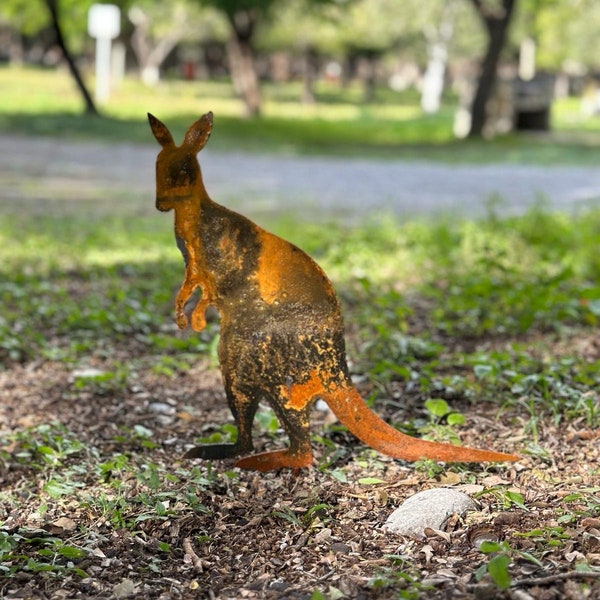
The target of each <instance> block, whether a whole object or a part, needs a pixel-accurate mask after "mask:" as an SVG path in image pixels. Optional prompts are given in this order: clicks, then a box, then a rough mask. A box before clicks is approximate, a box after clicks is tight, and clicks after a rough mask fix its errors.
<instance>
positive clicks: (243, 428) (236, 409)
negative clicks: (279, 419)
mask: <svg viewBox="0 0 600 600" xmlns="http://www.w3.org/2000/svg"><path fill="white" fill-rule="evenodd" d="M225 391H226V393H227V400H228V404H229V408H230V409H231V413H232V414H233V418H234V419H235V424H236V426H237V441H236V442H235V444H207V445H204V446H195V447H194V448H191V449H190V450H188V452H187V453H186V454H185V458H202V459H205V460H215V459H219V458H232V457H235V456H240V455H241V454H248V453H250V452H252V451H253V450H254V444H253V442H252V422H253V421H254V415H255V414H256V409H257V408H258V398H257V397H256V396H254V395H251V394H244V393H242V392H240V391H239V390H235V389H234V388H233V386H232V385H230V384H229V383H227V382H225Z"/></svg>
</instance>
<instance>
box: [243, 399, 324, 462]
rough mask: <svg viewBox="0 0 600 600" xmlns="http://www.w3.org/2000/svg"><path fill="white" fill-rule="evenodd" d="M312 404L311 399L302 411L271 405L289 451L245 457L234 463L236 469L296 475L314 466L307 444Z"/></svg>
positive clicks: (278, 404) (276, 451) (309, 446)
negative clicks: (300, 470)
mask: <svg viewBox="0 0 600 600" xmlns="http://www.w3.org/2000/svg"><path fill="white" fill-rule="evenodd" d="M312 404H313V402H312V399H311V398H309V399H308V400H307V401H306V402H305V403H304V405H303V406H302V407H297V408H290V407H289V406H285V405H282V404H280V403H277V402H275V403H273V407H274V410H275V414H276V415H277V417H278V419H279V421H280V423H281V424H282V425H283V428H284V429H285V431H286V433H287V434H288V437H289V439H290V446H289V448H288V449H287V450H275V451H271V452H261V453H259V454H253V455H251V456H245V457H243V458H241V459H240V460H238V461H237V462H236V467H240V468H241V469H249V470H252V471H263V472H267V471H274V470H276V469H282V468H291V469H294V470H295V471H296V470H298V469H302V468H305V467H310V466H311V465H312V462H313V455H312V448H311V444H310V411H311V408H312Z"/></svg>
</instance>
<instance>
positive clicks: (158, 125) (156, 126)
mask: <svg viewBox="0 0 600 600" xmlns="http://www.w3.org/2000/svg"><path fill="white" fill-rule="evenodd" d="M148 122H149V123H150V129H152V133H153V134H154V137H155V138H156V141H157V142H158V143H159V144H160V145H161V146H162V147H163V148H165V147H166V146H174V145H175V142H174V141H173V136H172V135H171V132H170V131H169V130H168V129H167V126H166V125H165V124H164V123H163V122H162V121H159V120H158V119H157V118H156V117H155V116H154V115H151V114H150V113H148Z"/></svg>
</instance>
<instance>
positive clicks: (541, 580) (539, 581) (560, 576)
mask: <svg viewBox="0 0 600 600" xmlns="http://www.w3.org/2000/svg"><path fill="white" fill-rule="evenodd" d="M567 579H600V571H599V572H593V573H586V572H584V571H569V572H568V573H557V574H556V575H548V576H547V577H532V578H530V579H521V580H520V581H515V582H513V584H512V585H511V587H528V586H532V585H552V584H553V583H556V582H558V581H565V580H567Z"/></svg>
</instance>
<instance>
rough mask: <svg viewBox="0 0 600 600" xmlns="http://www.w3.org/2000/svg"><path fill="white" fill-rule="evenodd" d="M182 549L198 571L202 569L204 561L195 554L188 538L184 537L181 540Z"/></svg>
mask: <svg viewBox="0 0 600 600" xmlns="http://www.w3.org/2000/svg"><path fill="white" fill-rule="evenodd" d="M183 551H184V552H185V556H186V557H189V559H190V561H191V563H192V565H194V568H195V569H196V571H198V572H199V573H202V571H204V563H203V561H202V559H201V558H200V557H199V556H198V555H197V554H196V552H195V551H194V548H193V547H192V541H191V540H190V538H184V540H183Z"/></svg>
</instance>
